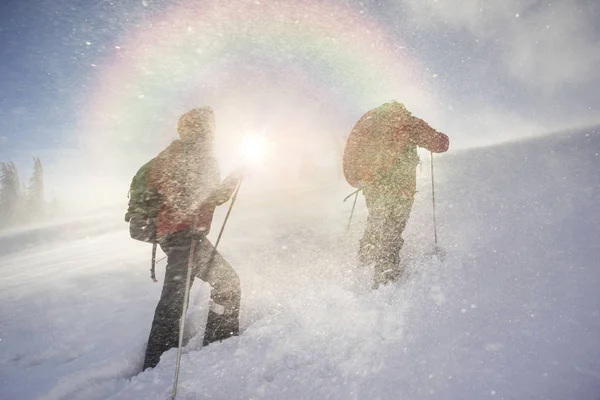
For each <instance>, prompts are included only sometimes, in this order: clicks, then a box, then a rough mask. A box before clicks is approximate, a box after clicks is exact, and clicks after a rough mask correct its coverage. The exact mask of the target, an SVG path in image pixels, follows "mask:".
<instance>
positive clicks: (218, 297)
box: [126, 107, 241, 370]
mask: <svg viewBox="0 0 600 400" xmlns="http://www.w3.org/2000/svg"><path fill="white" fill-rule="evenodd" d="M214 130H215V119H214V113H213V111H212V109H210V108H209V107H203V108H198V109H193V110H191V111H189V112H187V113H185V114H184V115H183V116H181V118H180V119H179V121H178V124H177V132H178V134H179V137H180V139H179V140H175V141H173V142H172V143H171V144H170V145H169V146H168V147H167V148H166V149H165V150H163V151H162V152H161V153H160V154H159V155H158V156H157V157H156V158H154V159H153V160H152V161H150V162H149V163H148V164H146V165H145V166H144V167H142V169H140V171H139V172H138V174H136V177H135V178H134V180H133V182H132V186H131V190H130V194H131V197H130V199H131V200H130V207H129V210H128V214H127V216H126V220H128V219H129V222H130V232H131V235H132V237H134V238H136V239H138V240H144V241H150V242H152V241H155V242H157V243H158V244H159V245H160V247H161V249H162V250H163V251H164V252H165V254H166V255H167V266H166V272H165V279H164V284H163V289H162V293H161V297H160V300H159V302H158V305H157V306H156V311H155V313H154V320H153V322H152V328H151V330H150V335H149V339H148V345H147V347H146V355H145V360H144V367H143V369H144V370H145V369H147V368H153V367H155V366H156V365H157V364H158V362H159V360H160V356H161V355H162V353H164V352H165V351H167V350H169V349H170V348H173V347H177V345H178V339H179V322H180V318H181V316H182V309H183V302H184V296H185V295H184V293H185V289H186V288H185V285H186V277H187V269H188V264H189V260H190V258H191V259H192V261H193V272H192V276H191V281H190V286H191V285H192V283H193V280H194V277H198V278H200V279H202V280H203V281H205V282H208V283H209V284H210V285H211V286H212V291H211V302H210V308H209V313H208V320H207V323H206V329H205V334H204V340H203V345H205V346H206V345H208V344H209V343H211V342H214V341H220V340H223V339H226V338H228V337H231V336H236V335H238V334H239V310H240V299H241V289H240V281H239V277H238V275H237V273H236V272H235V271H234V270H233V268H232V267H231V266H230V265H229V264H228V263H227V261H225V259H224V258H223V257H222V256H221V255H220V254H219V253H218V252H217V251H216V249H215V248H214V246H213V245H212V244H211V243H210V242H209V240H208V239H207V237H206V236H207V235H208V233H209V232H210V226H211V222H212V218H213V213H214V210H215V207H217V206H219V205H221V204H224V203H225V202H227V201H228V200H229V199H230V198H231V196H232V195H233V193H234V191H235V189H236V187H237V186H238V185H239V183H240V180H241V173H239V172H236V173H234V174H232V175H230V176H229V177H227V178H226V179H225V180H224V181H223V182H221V178H220V172H219V166H218V163H217V160H216V158H215V155H214V152H213V141H214ZM144 181H145V184H146V185H145V186H146V187H145V188H144V189H139V187H140V186H142V187H143V186H144V185H142V184H140V182H144ZM136 183H137V187H136ZM140 192H143V195H140ZM136 196H137V197H136ZM134 198H135V199H140V198H141V200H136V201H137V203H138V205H137V206H136V204H132V203H136V201H133V199H134ZM144 201H146V204H145V205H144V206H139V203H140V202H141V203H143V202H144ZM147 203H150V204H147ZM144 208H145V210H143V211H142V210H141V209H144ZM153 213H154V214H153ZM139 221H141V222H139ZM139 231H142V232H146V233H147V236H145V237H144V236H143V234H140V233H139ZM192 241H195V245H194V246H192ZM192 247H193V248H194V254H190V253H191V250H192Z"/></svg>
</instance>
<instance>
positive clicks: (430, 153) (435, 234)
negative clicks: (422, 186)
mask: <svg viewBox="0 0 600 400" xmlns="http://www.w3.org/2000/svg"><path fill="white" fill-rule="evenodd" d="M429 159H430V160H431V203H432V205H433V239H434V242H435V247H436V248H437V245H438V239H437V223H436V219H435V183H434V182H435V179H434V172H433V152H432V151H430V152H429Z"/></svg>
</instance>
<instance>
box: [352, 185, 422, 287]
mask: <svg viewBox="0 0 600 400" xmlns="http://www.w3.org/2000/svg"><path fill="white" fill-rule="evenodd" d="M363 193H364V196H365V200H366V203H367V209H368V211H369V216H368V218H367V226H366V227H365V231H364V233H363V237H362V239H361V240H360V248H359V259H360V261H361V262H362V263H363V264H372V263H375V269H374V276H373V288H374V289H376V288H377V287H379V285H381V284H383V285H385V284H387V283H390V282H395V281H397V280H398V279H399V278H400V277H401V276H402V272H403V268H401V266H400V250H401V249H402V245H403V244H404V240H403V239H402V232H403V231H404V228H405V227H406V223H407V222H408V218H409V216H410V210H411V209H412V205H413V201H414V195H412V196H411V195H401V194H394V193H392V194H390V193H386V191H385V190H381V189H378V188H369V187H367V188H365V189H364V191H363Z"/></svg>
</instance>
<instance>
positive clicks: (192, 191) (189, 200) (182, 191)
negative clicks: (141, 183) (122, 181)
mask: <svg viewBox="0 0 600 400" xmlns="http://www.w3.org/2000/svg"><path fill="white" fill-rule="evenodd" d="M220 180H221V177H220V172H219V166H218V163H217V160H216V158H215V156H214V154H213V151H212V148H211V146H210V144H206V145H205V146H203V145H202V143H201V142H198V143H192V142H189V141H184V140H175V141H173V143H171V144H170V145H169V147H167V148H166V149H165V150H163V151H162V152H161V153H160V154H159V155H158V156H157V157H156V159H155V160H154V162H153V163H152V167H151V169H150V171H149V173H148V186H149V187H150V188H151V189H154V190H156V191H157V192H158V193H160V194H161V195H162V197H163V199H164V202H163V204H162V207H161V208H160V211H159V213H158V216H157V236H158V237H162V236H164V235H166V234H169V233H175V232H179V231H182V230H187V229H190V228H192V227H193V224H194V219H195V218H196V217H197V225H196V227H195V228H196V229H198V230H199V231H201V232H204V233H206V234H208V232H209V231H210V225H211V222H212V217H213V213H214V210H215V206H216V204H214V203H210V202H208V203H207V202H206V200H207V198H208V197H209V196H210V195H211V194H212V193H214V192H215V190H217V188H218V187H219V185H220Z"/></svg>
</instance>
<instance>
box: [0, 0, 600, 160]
mask: <svg viewBox="0 0 600 400" xmlns="http://www.w3.org/2000/svg"><path fill="white" fill-rule="evenodd" d="M197 3H198V2H194V4H197ZM242 3H252V4H255V5H258V4H260V2H258V1H251V2H240V1H223V2H215V1H213V2H207V3H206V5H205V7H206V9H207V10H211V12H215V14H214V15H220V14H219V13H218V12H216V11H215V10H222V9H227V10H228V13H227V15H229V16H231V15H232V14H235V12H236V11H235V10H237V9H241V7H240V4H242ZM325 3H327V4H330V5H331V7H333V8H332V9H337V10H342V11H340V15H339V18H343V19H345V20H352V21H353V23H355V24H356V26H358V27H359V29H358V30H357V31H356V32H358V33H360V32H363V31H361V29H363V26H364V32H365V34H366V32H371V31H372V29H371V27H377V29H378V32H379V33H378V34H382V35H384V36H385V38H384V39H383V40H384V41H385V42H386V43H392V44H394V49H395V50H394V51H397V52H398V53H399V54H398V56H399V57H403V55H402V54H410V57H408V58H409V59H410V60H411V61H414V62H415V63H416V64H415V65H417V66H418V68H419V76H420V77H422V78H423V79H424V80H425V81H426V82H421V81H419V82H416V81H415V82H410V79H412V78H411V77H410V76H408V75H407V76H405V77H404V81H403V85H404V86H399V87H402V88H405V89H406V90H402V91H398V93H393V92H390V91H388V92H386V93H385V96H386V97H385V98H384V97H383V96H382V98H381V101H380V102H385V101H388V100H390V98H389V97H390V96H392V97H393V98H395V99H396V100H398V101H404V102H407V103H408V104H420V105H421V106H416V108H415V110H416V111H418V113H417V114H418V115H419V116H421V117H423V118H425V119H426V120H427V121H428V122H430V123H431V124H432V125H433V126H434V127H436V128H438V129H439V130H442V131H444V132H445V133H447V134H448V135H449V136H450V138H451V141H454V143H455V144H457V145H459V146H458V147H465V146H469V145H482V144H489V143H492V142H495V141H498V140H506V139H510V138H514V137H522V136H526V135H529V134H532V133H540V132H547V131H555V130H560V129H564V128H570V127H579V126H583V125H590V124H596V123H599V122H600V114H599V113H598V109H599V107H600V74H599V73H598V71H600V40H599V39H600V32H599V26H600V5H599V2H597V1H585V0H576V1H573V0H564V1H558V2H554V1H534V0H462V1H458V0H457V1H450V0H439V1H438V0H394V1H392V0H389V1H369V0H366V1H361V2H353V1H346V0H338V1H333V2H327V1H325V2H317V1H301V2H287V1H280V2H276V3H275V2H269V4H270V8H271V13H270V14H269V15H271V16H272V15H278V14H277V8H278V7H279V8H280V9H281V10H282V11H281V15H282V17H281V18H282V19H284V20H285V18H287V17H286V15H287V16H289V13H288V14H286V10H289V9H290V8H291V7H292V6H290V4H294V6H293V8H294V10H295V11H294V12H297V10H298V9H299V8H302V7H305V8H306V10H307V15H308V18H315V19H319V20H327V19H326V18H325V19H322V18H321V17H320V16H317V14H315V13H318V12H321V10H323V9H324V8H323V7H322V6H321V5H320V4H325ZM165 4H169V6H168V7H167V6H165ZM265 4H267V3H266V2H265ZM187 7H188V6H187V5H186V3H185V2H181V1H179V2H165V1H162V2H159V1H152V0H139V1H138V0H136V1H130V0H127V1H99V2H90V1H85V0H48V1H27V0H20V1H16V0H15V1H3V2H2V3H1V4H0V77H1V79H0V160H2V161H5V160H7V159H8V158H11V159H15V160H17V161H21V159H25V160H27V161H26V162H29V161H28V160H29V158H30V157H31V156H32V155H34V154H37V155H41V156H42V157H43V158H46V159H47V160H49V161H48V162H55V161H57V160H56V158H61V157H64V155H69V154H76V153H77V152H78V151H79V150H81V148H82V141H81V140H80V139H81V137H82V136H85V135H86V134H89V135H91V133H89V132H80V130H82V129H84V128H85V129H87V125H86V124H82V120H85V121H87V120H92V119H94V118H101V117H103V116H101V115H100V116H99V115H95V114H97V113H100V112H101V111H99V110H95V109H94V108H93V107H90V104H92V103H91V100H90V99H93V98H94V96H96V98H97V96H98V93H99V92H100V91H102V90H104V92H102V93H105V94H104V99H103V101H105V102H106V103H109V104H110V102H111V98H110V96H111V95H112V94H114V95H115V101H117V97H116V96H117V94H116V93H117V91H116V89H115V88H114V87H112V88H110V87H108V86H109V85H108V84H107V83H106V82H107V80H106V79H107V78H106V76H107V75H110V73H108V72H110V71H111V69H110V68H114V61H115V57H116V56H115V49H116V48H117V49H118V48H119V46H120V45H122V44H123V43H128V40H129V39H130V38H132V37H136V39H135V41H131V40H129V43H134V44H135V45H136V46H140V48H142V47H144V46H149V47H150V46H152V43H155V42H156V41H161V40H162V41H165V42H167V43H168V40H170V39H168V38H160V37H155V35H152V34H147V33H148V32H150V33H152V32H154V31H153V30H148V26H149V25H148V24H157V23H163V24H176V23H177V22H178V21H174V20H172V19H173V17H172V16H173V15H181V14H173V13H172V10H173V9H180V10H182V9H183V10H186V9H187ZM273 9H275V13H273ZM241 12H243V11H241ZM189 13H190V14H192V15H193V14H194V13H197V15H198V18H195V19H194V18H192V20H197V21H200V22H197V25H195V26H191V27H188V31H189V32H195V33H194V34H195V35H197V36H196V37H194V38H193V40H197V41H199V43H202V40H205V39H207V38H201V37H198V36H199V35H200V36H201V35H204V36H207V35H212V34H214V35H221V34H222V33H217V32H216V30H215V29H212V30H211V29H209V28H207V27H206V26H202V24H204V25H207V24H208V25H211V26H212V23H209V22H206V21H204V20H203V17H202V15H203V13H202V8H199V7H197V6H196V7H190V8H189ZM311 13H312V14H311ZM311 16H312V17H311ZM169 18H171V20H169ZM228 18H230V17H228ZM331 18H334V17H331ZM202 21H204V22H202ZM237 21H238V22H237V25H236V26H235V32H233V34H237V32H238V29H239V32H241V30H242V29H244V27H243V26H242V27H239V25H240V24H241V25H243V24H244V23H245V22H243V21H246V20H245V19H244V18H243V17H241V18H239V19H237ZM239 21H242V22H239ZM331 21H334V20H331ZM215 23H216V22H215ZM260 23H266V24H269V22H268V21H267V22H265V21H259V19H258V18H256V17H252V16H249V17H248V18H247V24H253V26H255V25H257V24H260ZM336 24H337V23H336ZM225 26H226V25H225ZM340 26H344V23H340ZM140 29H142V32H146V34H147V36H148V37H147V39H146V38H145V36H144V35H140V33H139V32H140ZM143 29H146V31H143ZM157 29H158V28H157ZM156 32H158V33H160V32H163V31H161V30H160V29H158V30H157V31H156ZM244 32H245V34H248V32H250V34H251V32H252V30H245V31H244ZM348 33H349V32H348V31H347V30H346V31H340V32H338V34H339V38H340V39H343V37H344V36H347V35H348ZM329 35H330V36H333V37H335V36H336V34H335V33H333V34H331V33H329ZM146 40H147V41H148V43H145V41H146ZM285 40H287V39H285V38H283V39H281V43H283V42H284V41H285ZM281 43H280V44H279V46H280V47H278V48H277V49H276V50H277V51H279V52H280V53H282V50H281V49H282V48H284V47H282V44H281ZM135 51H136V49H129V53H128V54H130V53H134V52H135ZM228 51H229V50H228ZM232 51H233V50H231V51H229V53H228V52H225V53H223V52H222V53H216V55H215V57H221V58H223V60H226V61H227V62H225V61H223V65H224V67H220V68H225V69H226V70H227V73H224V72H223V71H222V70H218V69H215V70H214V71H212V70H206V71H204V74H203V75H202V74H200V75H198V76H194V77H190V79H193V81H190V84H194V85H200V86H202V87H204V85H205V83H203V82H200V80H201V79H204V80H206V81H211V82H210V85H212V86H211V88H212V89H211V90H212V92H210V91H204V92H202V96H204V97H201V98H202V99H204V98H206V99H211V100H214V102H215V103H217V108H218V104H219V102H220V104H221V106H222V107H223V103H229V104H231V103H236V102H237V103H236V104H237V105H239V104H242V103H244V99H246V103H252V102H255V103H256V101H257V99H265V98H267V96H272V97H273V98H274V99H276V100H273V103H275V104H269V107H270V109H272V108H273V107H274V106H275V105H277V108H278V109H279V110H280V112H281V113H282V115H284V114H285V112H284V111H283V109H284V108H285V107H284V106H283V105H282V103H284V102H285V101H287V100H288V98H287V97H286V96H288V95H289V96H290V97H289V102H287V104H290V107H294V109H296V110H297V109H303V108H306V109H307V110H309V111H307V112H308V114H307V116H308V117H307V118H309V119H312V120H313V121H317V122H313V125H307V129H312V130H315V129H316V128H315V126H316V125H315V124H317V123H318V124H322V125H324V126H327V129H337V130H339V135H340V137H343V135H344V134H347V132H346V131H347V130H349V129H350V128H351V126H352V124H353V122H354V121H355V120H356V119H358V117H360V114H361V113H363V112H365V111H367V109H368V107H367V105H373V106H374V105H376V104H375V103H377V102H379V98H378V97H377V93H378V92H375V91H374V92H373V93H370V94H369V96H370V97H369V101H365V102H356V101H354V102H353V103H352V106H349V105H348V104H349V102H346V103H345V98H347V96H348V93H343V92H340V91H339V90H338V89H339V88H337V89H336V90H337V91H336V90H333V89H332V90H331V91H330V93H329V92H328V93H329V94H331V93H334V94H333V95H331V97H327V102H328V103H327V104H320V105H319V107H316V106H313V105H314V103H315V97H317V96H321V94H320V92H319V94H318V95H317V94H315V93H311V92H310V91H309V90H306V89H305V88H304V87H300V86H299V87H298V91H297V92H296V93H292V94H290V93H291V92H293V91H294V87H293V86H291V87H290V88H291V89H290V88H287V89H286V91H283V90H279V91H277V89H276V88H274V87H271V88H269V84H272V85H273V86H274V85H275V84H276V83H277V84H278V85H279V84H282V82H284V81H285V80H288V81H291V80H294V79H297V78H296V76H297V75H296V72H297V73H298V74H300V75H302V74H304V75H306V76H307V77H308V78H307V79H309V80H310V81H311V82H313V83H314V82H315V81H316V82H318V85H320V86H321V87H323V88H324V89H325V90H327V89H329V88H327V86H328V85H331V86H332V87H333V86H334V85H339V84H340V82H339V81H338V82H337V83H336V82H335V79H334V78H332V77H330V76H319V74H320V71H321V69H320V68H316V67H315V65H317V66H318V62H320V63H327V62H329V61H328V60H327V59H326V58H327V57H324V58H322V59H321V60H318V61H315V62H313V63H312V64H310V63H307V62H306V61H302V60H301V59H300V57H298V55H297V54H295V51H296V50H295V48H294V46H293V45H291V46H290V47H289V54H287V55H286V54H279V55H278V57H283V58H285V59H286V60H287V61H286V65H285V68H286V69H284V70H281V71H278V70H277V68H278V65H279V64H278V63H277V62H273V59H272V58H270V59H269V60H267V61H265V59H264V57H263V59H261V57H262V56H261V57H258V56H257V55H256V53H253V52H252V49H249V50H248V49H244V52H243V53H240V54H233V56H235V57H233V58H230V57H232V54H230V53H231V52H232ZM362 56H363V57H367V58H368V57H369V54H363V55H362ZM270 57H272V56H271V55H270ZM315 57H317V58H318V57H319V55H318V54H317V55H316V56H315ZM405 57H406V56H405ZM189 60H192V59H186V62H188V61H189ZM231 60H234V61H235V62H233V61H231ZM133 61H134V60H133V58H132V59H131V62H133ZM375 61H377V62H379V61H380V60H375ZM128 62H129V60H128V59H127V58H126V57H124V58H123V60H122V61H121V68H123V65H127V63H128ZM214 62H216V61H214ZM290 64H292V65H291V67H290ZM253 67H254V68H255V70H260V74H262V75H260V74H258V73H256V72H253V73H250V72H249V73H248V75H247V76H245V77H244V74H245V72H244V71H251V70H252V68H253ZM309 67H310V70H308V68H309ZM329 67H331V66H329ZM388 67H390V68H391V67H393V66H391V65H390V66H388ZM149 68H151V67H149ZM290 68H293V69H294V71H296V72H294V75H292V74H291V72H290V71H291V69H290ZM336 68H338V69H339V74H340V76H343V74H344V69H345V66H344V65H343V64H342V65H339V66H336ZM303 70H306V71H303ZM213 72H214V74H215V76H216V75H218V74H220V78H216V77H215V78H214V79H213V77H212V76H211V75H210V74H211V73H213ZM278 74H279V75H280V76H278V77H277V78H273V79H271V78H269V76H275V75H278ZM286 74H287V75H286ZM400 74H405V75H406V72H404V71H399V75H400ZM330 75H331V74H330ZM199 76H202V77H203V78H199ZM231 76H235V78H232V77H231ZM265 76H267V77H266V78H265ZM240 77H241V78H240ZM131 79H135V77H132V78H131ZM185 79H186V76H180V75H177V76H176V75H169V79H165V81H164V83H163V84H164V86H165V91H167V90H170V88H172V87H173V82H174V81H175V80H185ZM228 79H229V81H231V82H234V83H235V85H236V86H239V87H241V88H243V90H240V93H239V95H238V96H237V97H235V99H234V98H233V97H232V96H231V94H230V93H231V91H232V90H233V89H232V88H231V86H232V84H231V83H229V87H228V89H227V90H229V92H228V91H227V90H226V88H225V86H227V85H228V84H227V82H228ZM381 79H382V80H383V81H385V79H388V78H387V77H386V76H383V75H382V76H381ZM269 82H270V83H269ZM407 82H408V83H407ZM206 84H209V82H206ZM385 84H386V83H385V82H379V83H375V85H380V86H385ZM105 85H106V86H107V87H104V86H105ZM113 85H114V84H113ZM219 85H223V87H219ZM420 85H423V86H422V87H421V86H420ZM101 86H102V87H101ZM425 86H426V87H425ZM155 88H156V87H155ZM111 90H112V91H111ZM390 90H392V89H390ZM263 92H264V93H263ZM160 93H161V92H160V91H158V92H156V93H154V96H155V97H156V96H160ZM215 93H229V94H228V96H229V97H227V96H224V97H223V98H217V97H215ZM261 93H262V95H263V97H262V98H261V97H260V96H261ZM335 93H341V94H340V95H339V97H337V98H336V97H335ZM380 93H382V92H380ZM391 93H393V94H391ZM421 95H422V97H426V95H427V96H429V95H431V96H432V97H431V98H432V99H433V100H432V102H423V103H418V102H419V97H421ZM356 96H359V94H356ZM140 97H141V96H140ZM164 100H165V101H167V102H168V101H170V100H169V99H167V98H165V99H164ZM155 101H157V100H156V99H155ZM195 101H199V98H193V99H192V100H190V101H188V102H187V103H185V104H188V105H193V103H194V102H195ZM260 101H263V102H264V101H266V100H260ZM357 104H359V105H357ZM182 107H183V105H182V104H177V107H175V106H173V107H172V108H169V107H167V106H166V107H165V108H164V109H165V113H164V114H165V115H164V118H163V117H161V118H160V121H162V122H163V123H164V124H165V126H169V127H172V126H174V123H175V120H176V117H177V116H178V115H179V114H180V112H182V111H185V110H183V108H182ZM361 108H364V109H361ZM245 110H246V112H247V113H248V114H250V113H252V112H253V113H254V115H248V120H253V121H256V120H260V119H261V118H262V115H261V112H263V111H265V108H264V107H263V108H262V109H261V108H252V107H250V106H248V108H247V109H245ZM248 110H252V112H251V111H248ZM333 110H335V111H333ZM155 114H156V113H155ZM229 116H230V114H228V113H227V112H226V111H224V112H223V113H222V115H221V118H222V119H221V121H223V119H225V120H227V119H228V118H229ZM134 117H136V116H130V117H129V118H130V119H133V118H134ZM152 118H157V117H156V115H153V117H152ZM217 118H219V115H218V116H217ZM140 119H144V118H140ZM146 119H148V118H146ZM226 122H227V121H225V123H226ZM295 122H296V123H301V122H300V121H295ZM128 126H130V127H131V126H132V125H131V124H130V125H128ZM151 126H155V125H139V126H138V127H137V129H144V130H147V129H149V127H151ZM133 127H135V125H133ZM332 127H334V128H332ZM101 129H103V130H106V129H107V128H106V126H104V125H103V126H102V127H101ZM157 129H158V127H157ZM160 129H163V127H160ZM173 134H174V130H173ZM336 134H337V133H336ZM96 135H97V136H98V135H99V134H96ZM106 135H107V137H109V138H110V137H113V138H114V137H115V136H114V135H116V137H117V138H121V137H124V136H127V134H126V133H123V132H122V131H118V132H113V135H112V136H111V134H106ZM133 136H134V137H135V135H133ZM128 140H129V139H128ZM161 145H162V143H161ZM114 150H115V151H119V150H122V148H119V147H116V148H115V149H114Z"/></svg>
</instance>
